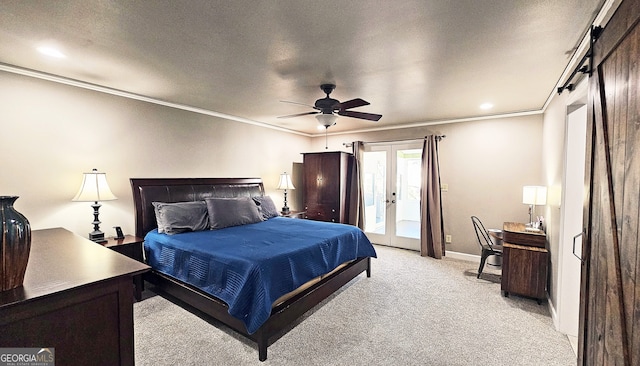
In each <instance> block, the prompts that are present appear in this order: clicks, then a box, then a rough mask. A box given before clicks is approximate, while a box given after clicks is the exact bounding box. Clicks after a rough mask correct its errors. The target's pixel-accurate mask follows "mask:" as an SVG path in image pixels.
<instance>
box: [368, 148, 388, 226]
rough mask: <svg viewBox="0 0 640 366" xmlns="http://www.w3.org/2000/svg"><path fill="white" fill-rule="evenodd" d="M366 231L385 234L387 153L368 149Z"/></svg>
mask: <svg viewBox="0 0 640 366" xmlns="http://www.w3.org/2000/svg"><path fill="white" fill-rule="evenodd" d="M362 160H363V164H362V165H363V193H364V231H365V232H370V233H376V234H385V231H386V229H385V222H386V214H387V213H386V206H387V204H386V200H387V198H386V197H387V192H386V186H387V185H386V181H387V153H386V152H385V151H367V152H365V153H364V155H363V157H362Z"/></svg>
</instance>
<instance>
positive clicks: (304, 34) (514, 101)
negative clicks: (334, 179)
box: [0, 0, 604, 134]
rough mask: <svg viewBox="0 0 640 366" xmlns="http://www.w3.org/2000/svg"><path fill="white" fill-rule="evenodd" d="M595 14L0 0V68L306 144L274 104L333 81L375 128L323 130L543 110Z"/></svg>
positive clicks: (456, 1) (525, 3)
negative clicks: (268, 130) (46, 52)
mask: <svg viewBox="0 0 640 366" xmlns="http://www.w3.org/2000/svg"><path fill="white" fill-rule="evenodd" d="M603 2H604V0H542V1H535V0H508V1H505V0H481V1H480V0H422V1H415V0H414V1H411V0H395V1H390V0H389V1H362V0H351V1H337V0H325V1H299V0H282V1H273V0H271V1H255V0H236V1H195V0H190V1H106V0H83V1H80V0H77V1H35V0H11V1H9V0H3V1H2V2H0V63H3V64H5V66H10V67H14V66H15V67H18V68H23V69H30V70H37V71H40V72H43V73H46V74H52V75H57V76H61V77H64V78H68V79H73V80H78V81H82V82H86V83H90V84H95V85H99V86H104V87H108V88H112V89H116V90H120V91H125V92H128V93H133V94H137V95H141V96H145V97H150V98H154V99H158V100H162V101H166V102H169V103H176V104H181V105H186V106H191V107H194V108H199V109H203V110H207V111H212V112H214V113H218V114H224V115H229V116H235V117H239V118H240V119H246V120H251V121H257V122H262V123H266V124H271V125H277V126H280V127H283V128H286V129H291V130H296V131H300V132H305V133H311V134H315V133H318V130H317V129H316V126H317V122H316V120H315V119H314V118H313V116H303V117H298V118H290V119H279V118H276V117H277V116H282V115H288V114H295V113H302V112H307V111H311V109H310V108H309V107H307V106H304V105H296V104H291V103H282V102H281V101H283V100H285V101H293V102H298V103H302V104H309V105H312V104H313V103H314V101H315V100H316V99H318V98H322V97H324V94H323V93H322V91H321V90H320V88H319V85H320V84H321V83H326V82H331V83H335V84H337V88H336V90H335V91H334V92H333V93H332V94H331V97H333V98H335V99H338V100H340V101H346V100H348V99H353V98H362V99H365V100H367V101H368V102H370V103H371V105H368V106H365V107H360V108H357V109H355V110H357V111H362V112H370V113H378V114H382V115H383V117H382V119H381V120H380V121H379V122H370V121H363V120H358V119H353V118H345V117H341V118H339V119H338V122H337V125H336V126H334V127H331V130H330V131H346V130H360V129H367V128H375V127H383V128H384V127H389V126H400V125H408V124H415V123H423V122H430V121H442V120H453V119H460V118H468V117H477V116H482V115H495V114H505V113H518V112H527V111H539V110H540V109H541V108H542V107H543V105H544V103H545V102H546V100H547V99H548V97H549V96H550V95H551V94H552V93H553V92H554V90H555V87H556V84H557V82H558V80H559V78H560V77H561V75H562V73H563V71H564V70H565V68H566V67H567V64H568V63H569V61H570V58H571V56H572V54H573V52H574V50H575V48H576V47H577V46H578V44H579V43H580V41H581V40H582V38H583V36H584V34H585V33H586V32H587V30H588V29H589V26H590V24H591V22H592V21H593V19H594V17H595V15H596V14H597V12H598V10H599V9H600V7H601V6H602V4H603ZM42 44H50V45H54V46H56V47H58V48H59V49H60V50H61V51H62V52H63V53H64V54H65V55H66V56H67V57H66V58H64V59H51V58H47V57H45V56H43V55H41V54H39V53H37V52H36V47H37V46H40V45H42ZM485 102H490V103H493V104H494V108H493V109H491V110H488V111H484V110H481V109H480V108H479V105H480V104H482V103H485Z"/></svg>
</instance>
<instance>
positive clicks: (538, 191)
mask: <svg viewBox="0 0 640 366" xmlns="http://www.w3.org/2000/svg"><path fill="white" fill-rule="evenodd" d="M522 203H524V204H525V205H529V226H530V227H535V228H537V227H538V226H539V225H538V224H539V222H538V220H536V222H535V223H534V222H533V216H534V215H535V211H536V205H546V204H547V187H545V186H524V187H522Z"/></svg>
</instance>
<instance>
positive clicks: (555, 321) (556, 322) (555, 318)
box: [547, 294, 560, 331]
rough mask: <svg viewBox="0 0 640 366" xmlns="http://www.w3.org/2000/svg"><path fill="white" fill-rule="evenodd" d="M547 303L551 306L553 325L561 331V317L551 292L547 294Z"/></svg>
mask: <svg viewBox="0 0 640 366" xmlns="http://www.w3.org/2000/svg"><path fill="white" fill-rule="evenodd" d="M547 304H548V307H549V313H551V319H552V320H553V327H554V328H556V330H557V331H560V319H558V312H557V311H556V307H555V304H554V303H553V302H552V301H551V298H550V297H549V294H547Z"/></svg>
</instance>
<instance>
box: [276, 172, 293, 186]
mask: <svg viewBox="0 0 640 366" xmlns="http://www.w3.org/2000/svg"><path fill="white" fill-rule="evenodd" d="M277 189H296V187H294V186H293V182H291V176H290V175H289V174H287V173H286V172H285V173H282V174H280V182H279V183H278V187H277Z"/></svg>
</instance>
